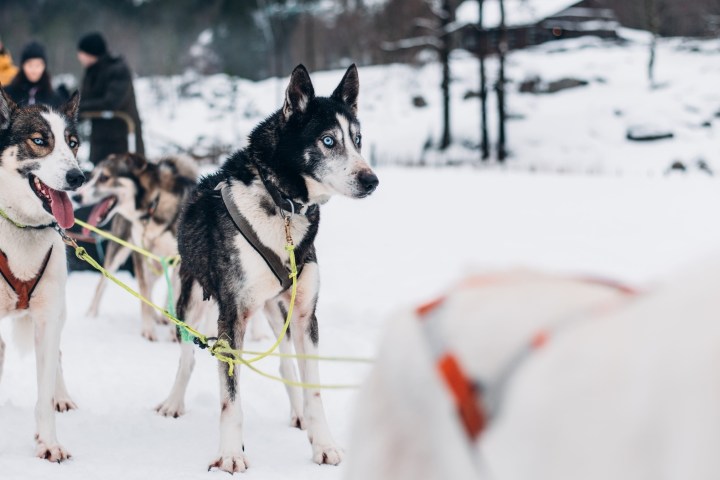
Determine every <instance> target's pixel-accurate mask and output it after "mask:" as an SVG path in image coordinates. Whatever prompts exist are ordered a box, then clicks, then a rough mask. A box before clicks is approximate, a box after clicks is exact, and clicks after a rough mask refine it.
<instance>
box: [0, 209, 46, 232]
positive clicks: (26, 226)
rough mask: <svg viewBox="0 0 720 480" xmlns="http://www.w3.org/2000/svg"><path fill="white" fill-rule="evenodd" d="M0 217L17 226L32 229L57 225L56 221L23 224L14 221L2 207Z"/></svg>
mask: <svg viewBox="0 0 720 480" xmlns="http://www.w3.org/2000/svg"><path fill="white" fill-rule="evenodd" d="M0 217H2V218H4V219H5V220H7V221H8V222H10V223H12V224H13V225H15V227H17V228H30V229H33V230H43V229H45V228H55V227H57V222H52V223H48V224H46V225H23V224H22V223H19V222H16V221H15V220H13V219H12V218H10V216H9V215H8V214H7V213H5V210H3V209H2V208H0Z"/></svg>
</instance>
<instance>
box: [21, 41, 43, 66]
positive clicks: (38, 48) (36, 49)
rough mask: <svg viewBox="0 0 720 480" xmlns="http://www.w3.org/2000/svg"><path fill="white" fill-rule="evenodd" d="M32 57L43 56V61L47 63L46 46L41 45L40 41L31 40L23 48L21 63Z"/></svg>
mask: <svg viewBox="0 0 720 480" xmlns="http://www.w3.org/2000/svg"><path fill="white" fill-rule="evenodd" d="M31 58H41V59H42V61H43V62H45V63H47V56H46V55H45V47H43V46H42V45H40V44H39V43H38V42H30V43H28V44H27V45H25V48H23V51H22V54H21V55H20V65H22V64H23V63H25V62H27V61H28V60H30V59H31Z"/></svg>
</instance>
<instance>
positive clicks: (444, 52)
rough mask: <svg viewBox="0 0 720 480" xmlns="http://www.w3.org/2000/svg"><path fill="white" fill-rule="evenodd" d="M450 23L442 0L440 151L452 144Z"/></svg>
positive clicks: (448, 10)
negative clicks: (441, 114)
mask: <svg viewBox="0 0 720 480" xmlns="http://www.w3.org/2000/svg"><path fill="white" fill-rule="evenodd" d="M451 21H452V6H451V5H450V0H443V2H442V9H441V17H440V29H441V30H440V32H441V33H440V36H441V41H440V44H441V45H440V63H442V84H441V89H442V97H443V127H442V128H443V133H442V139H441V140H440V150H445V149H447V147H449V146H450V144H451V143H452V137H451V134H450V48H451V42H450V40H451V39H450V33H449V32H448V26H449V25H450V22H451Z"/></svg>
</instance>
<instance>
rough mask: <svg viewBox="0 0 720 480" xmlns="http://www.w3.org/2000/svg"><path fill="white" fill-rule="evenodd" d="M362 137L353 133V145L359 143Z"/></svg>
mask: <svg viewBox="0 0 720 480" xmlns="http://www.w3.org/2000/svg"><path fill="white" fill-rule="evenodd" d="M361 138H362V137H361V136H360V135H355V145H360V139H361Z"/></svg>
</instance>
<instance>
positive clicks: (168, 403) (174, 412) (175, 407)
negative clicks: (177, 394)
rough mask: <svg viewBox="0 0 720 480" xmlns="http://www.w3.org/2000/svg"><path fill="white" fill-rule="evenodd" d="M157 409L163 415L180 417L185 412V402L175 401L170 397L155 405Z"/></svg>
mask: <svg viewBox="0 0 720 480" xmlns="http://www.w3.org/2000/svg"><path fill="white" fill-rule="evenodd" d="M155 411H156V412H157V413H159V414H160V415H162V416H163V417H172V418H178V417H179V416H181V415H184V414H185V405H184V402H175V401H172V400H170V399H168V400H165V401H164V402H163V403H161V404H160V405H158V406H157V407H155Z"/></svg>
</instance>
